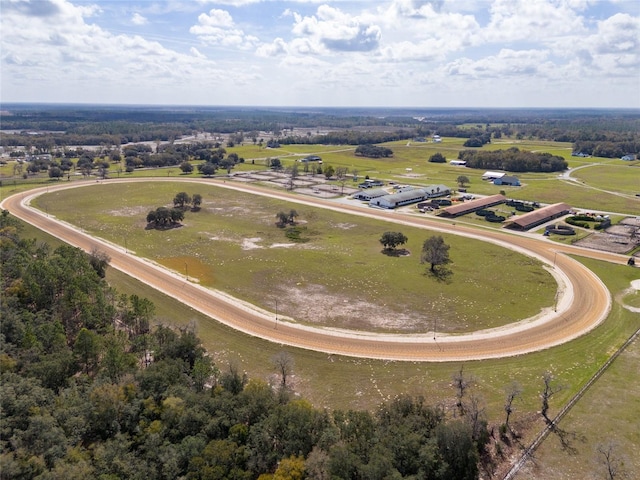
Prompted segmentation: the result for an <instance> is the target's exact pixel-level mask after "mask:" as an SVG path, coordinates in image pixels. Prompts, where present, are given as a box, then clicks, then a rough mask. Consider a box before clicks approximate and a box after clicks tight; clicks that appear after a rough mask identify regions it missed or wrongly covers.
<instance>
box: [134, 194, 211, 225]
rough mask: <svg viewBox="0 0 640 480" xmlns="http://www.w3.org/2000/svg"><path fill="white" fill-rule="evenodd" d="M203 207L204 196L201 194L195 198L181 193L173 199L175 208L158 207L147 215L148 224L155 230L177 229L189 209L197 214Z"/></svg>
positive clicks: (195, 195)
mask: <svg viewBox="0 0 640 480" xmlns="http://www.w3.org/2000/svg"><path fill="white" fill-rule="evenodd" d="M200 205H202V195H200V194H199V193H196V194H194V195H193V196H191V195H189V194H188V193H187V192H179V193H177V194H176V196H175V197H173V208H168V207H165V206H162V207H158V208H156V209H155V210H151V211H150V212H149V213H147V224H148V225H153V226H154V227H155V228H168V227H175V226H177V225H179V224H180V222H182V220H184V212H185V210H186V209H187V208H189V207H191V210H192V211H194V212H196V211H198V210H199V209H200Z"/></svg>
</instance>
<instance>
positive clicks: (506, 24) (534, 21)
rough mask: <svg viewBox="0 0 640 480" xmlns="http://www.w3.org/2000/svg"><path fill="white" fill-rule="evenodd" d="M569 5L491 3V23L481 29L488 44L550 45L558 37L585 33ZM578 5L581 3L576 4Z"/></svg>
mask: <svg viewBox="0 0 640 480" xmlns="http://www.w3.org/2000/svg"><path fill="white" fill-rule="evenodd" d="M572 3H573V2H571V1H562V0H560V1H558V0H536V1H531V0H495V1H494V2H493V4H492V5H491V8H490V13H491V21H490V23H489V25H488V26H487V27H486V28H485V29H484V32H483V37H484V38H485V40H486V41H488V42H495V43H497V42H506V43H510V42H517V41H525V40H526V41H529V42H531V41H542V42H549V41H551V42H552V41H553V38H556V37H558V36H561V35H567V34H571V35H575V34H583V33H585V32H586V28H585V25H584V19H583V17H582V16H580V15H579V14H578V12H577V11H576V10H574V9H573V8H571V5H572ZM579 3H580V4H582V3H584V2H579Z"/></svg>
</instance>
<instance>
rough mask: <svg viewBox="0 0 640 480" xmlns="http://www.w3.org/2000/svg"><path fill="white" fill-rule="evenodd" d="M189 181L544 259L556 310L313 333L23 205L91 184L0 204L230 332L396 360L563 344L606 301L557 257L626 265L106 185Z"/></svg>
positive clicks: (453, 227)
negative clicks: (245, 201) (155, 188)
mask: <svg viewBox="0 0 640 480" xmlns="http://www.w3.org/2000/svg"><path fill="white" fill-rule="evenodd" d="M132 181H133V182H136V181H138V182H151V181H170V182H179V181H182V182H189V183H205V184H209V185H216V186H218V187H222V188H229V189H233V190H237V191H243V192H249V193H254V194H258V195H265V196H269V197H272V198H279V199H283V200H287V201H291V202H294V203H298V204H304V205H309V206H314V207H322V208H328V209H332V210H335V211H340V212H346V213H350V214H355V215H361V216H367V217H371V218H378V219H382V220H386V221H389V222H393V223H397V224H403V225H411V226H417V227H421V228H425V229H429V230H433V231H438V232H446V233H451V234H456V235H461V236H465V237H469V238H477V239H481V240H484V241H489V242H493V243H496V244H499V245H501V246H504V247H505V248H511V249H514V250H517V251H519V252H522V253H524V254H527V255H530V256H533V257H535V258H538V259H540V260H542V261H544V262H545V263H546V264H547V265H548V266H549V269H550V271H551V273H552V274H553V275H554V277H555V278H556V280H557V281H558V285H559V288H558V295H557V302H556V306H555V311H548V312H543V313H541V314H540V315H538V316H536V317H535V318H531V319H526V320H522V321H520V322H517V323H514V324H511V325H508V326H505V327H500V328H496V329H491V330H484V331H479V332H475V333H470V334H464V335H443V334H436V333H435V332H431V333H429V334H424V335H385V334H375V333H370V332H360V331H346V330H337V329H329V328H315V327H306V326H302V325H298V324H296V323H295V322H293V321H289V320H288V319H286V321H285V319H282V318H276V316H275V314H274V313H273V312H266V311H262V310H259V309H257V308H256V307H254V306H252V305H248V304H246V303H243V302H240V301H238V300H236V299H234V298H232V297H229V296H227V295H224V294H222V293H220V292H216V291H212V290H210V289H206V288H204V287H202V286H200V285H198V284H197V283H194V282H192V281H188V279H187V278H185V277H184V276H183V275H180V274H177V273H175V272H172V271H169V270H167V269H165V268H162V267H159V266H158V265H156V264H154V263H153V262H150V261H147V260H145V259H141V258H139V257H136V256H134V255H132V254H130V253H128V252H127V251H125V249H124V248H123V247H121V246H118V245H114V244H111V243H109V242H106V241H104V240H101V239H99V238H95V237H92V236H90V235H87V234H86V233H84V232H81V231H80V230H78V229H76V228H74V227H73V226H71V225H69V224H66V223H63V222H60V221H58V220H56V219H55V218H53V217H51V216H49V215H47V214H45V213H43V212H41V211H39V210H36V209H34V208H32V207H30V206H29V203H30V201H31V199H32V198H34V197H36V196H38V195H42V194H44V193H47V192H50V191H54V190H58V189H66V188H79V187H81V188H91V186H92V185H96V182H77V183H71V184H62V185H59V186H49V187H44V188H39V189H35V190H32V191H28V192H25V193H21V194H16V195H13V196H11V197H8V198H6V199H5V200H4V201H3V202H2V203H1V204H0V206H2V208H4V209H7V210H9V211H10V212H11V213H12V214H13V215H15V216H16V217H18V218H20V219H22V220H24V221H25V222H28V223H30V224H32V225H34V226H36V227H37V228H39V229H41V230H43V231H45V232H47V233H49V234H51V235H53V236H55V237H57V238H59V239H61V240H63V241H65V242H67V243H69V244H71V245H74V246H76V247H79V248H81V249H83V250H85V251H87V252H89V251H91V250H92V249H94V248H98V249H99V250H101V251H104V252H105V253H106V254H107V255H109V257H111V263H110V265H111V266H112V267H113V268H116V269H118V270H121V271H122V272H124V273H126V274H128V275H131V276H132V277H134V278H137V279H138V280H140V281H142V282H144V283H146V284H148V285H150V286H152V287H154V288H156V289H157V290H159V291H161V292H163V293H165V294H167V295H169V296H171V297H173V298H175V299H177V300H179V301H181V302H183V303H185V304H186V305H189V306H190V307H192V308H194V309H196V310H198V311H199V312H201V313H203V314H205V315H208V316H210V317H212V318H214V319H216V320H218V321H220V322H222V323H224V324H226V325H229V326H230V327H232V328H235V329H237V330H240V331H242V332H244V333H246V334H248V335H253V336H257V337H260V338H263V339H265V340H269V341H272V342H275V343H280V344H283V345H290V346H293V347H299V348H304V349H309V350H315V351H321V352H326V353H329V354H337V355H348V356H355V357H365V358H377V359H388V360H401V361H441V362H442V361H464V360H480V359H487V358H498V357H505V356H513V355H520V354H524V353H528V352H533V351H537V350H541V349H545V348H549V347H552V346H554V345H559V344H562V343H564V342H567V341H569V340H571V339H574V338H576V337H579V336H581V335H584V334H585V333H587V332H589V331H590V330H592V329H593V328H594V327H595V326H597V325H598V324H599V323H600V322H602V321H603V320H604V319H605V318H606V316H607V315H608V313H609V310H610V307H611V297H610V295H609V292H608V290H607V289H606V287H605V286H604V284H603V283H602V282H601V281H600V279H599V278H598V277H597V276H596V275H595V274H594V273H593V272H591V271H590V270H589V269H587V268H586V267H584V266H583V265H581V264H580V263H579V262H576V261H575V260H573V259H571V258H570V257H568V256H566V255H564V253H572V254H576V255H581V256H586V257H591V258H596V259H599V260H605V261H609V262H613V263H617V264H625V263H626V260H627V258H626V257H625V256H623V255H617V254H610V253H607V252H601V251H592V250H586V249H582V248H577V247H571V246H566V245H560V244H556V243H551V242H550V241H547V240H544V239H541V238H533V236H531V235H527V234H524V235H522V234H515V233H509V232H503V231H495V230H483V229H479V228H471V227H467V226H464V225H461V224H459V223H458V224H456V223H448V222H442V221H439V220H432V219H428V218H422V217H415V216H411V215H406V214H402V213H400V212H396V211H386V210H377V209H372V208H367V207H362V206H360V205H349V204H345V203H344V202H336V201H330V200H321V199H313V200H311V199H306V198H304V197H301V196H299V195H292V194H289V193H286V192H280V191H275V190H272V189H267V188H262V187H258V186H255V185H244V184H242V185H241V184H238V183H234V182H233V181H223V180H218V179H176V178H143V179H129V180H125V179H122V180H120V179H118V180H115V179H114V180H108V181H107V182H108V183H116V182H132Z"/></svg>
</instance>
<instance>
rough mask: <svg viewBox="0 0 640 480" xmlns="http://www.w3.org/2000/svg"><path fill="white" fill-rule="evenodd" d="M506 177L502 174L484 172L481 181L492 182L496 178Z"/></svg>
mask: <svg viewBox="0 0 640 480" xmlns="http://www.w3.org/2000/svg"><path fill="white" fill-rule="evenodd" d="M505 175H506V173H504V172H492V171H491V170H489V171H487V172H484V173H483V174H482V179H483V180H491V181H494V180H495V179H496V178H502V177H504V176H505Z"/></svg>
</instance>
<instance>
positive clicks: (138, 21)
mask: <svg viewBox="0 0 640 480" xmlns="http://www.w3.org/2000/svg"><path fill="white" fill-rule="evenodd" d="M131 23H133V24H134V25H146V24H147V23H149V20H147V19H146V18H145V17H143V16H142V15H140V14H139V13H137V12H136V13H134V14H133V16H132V17H131Z"/></svg>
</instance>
